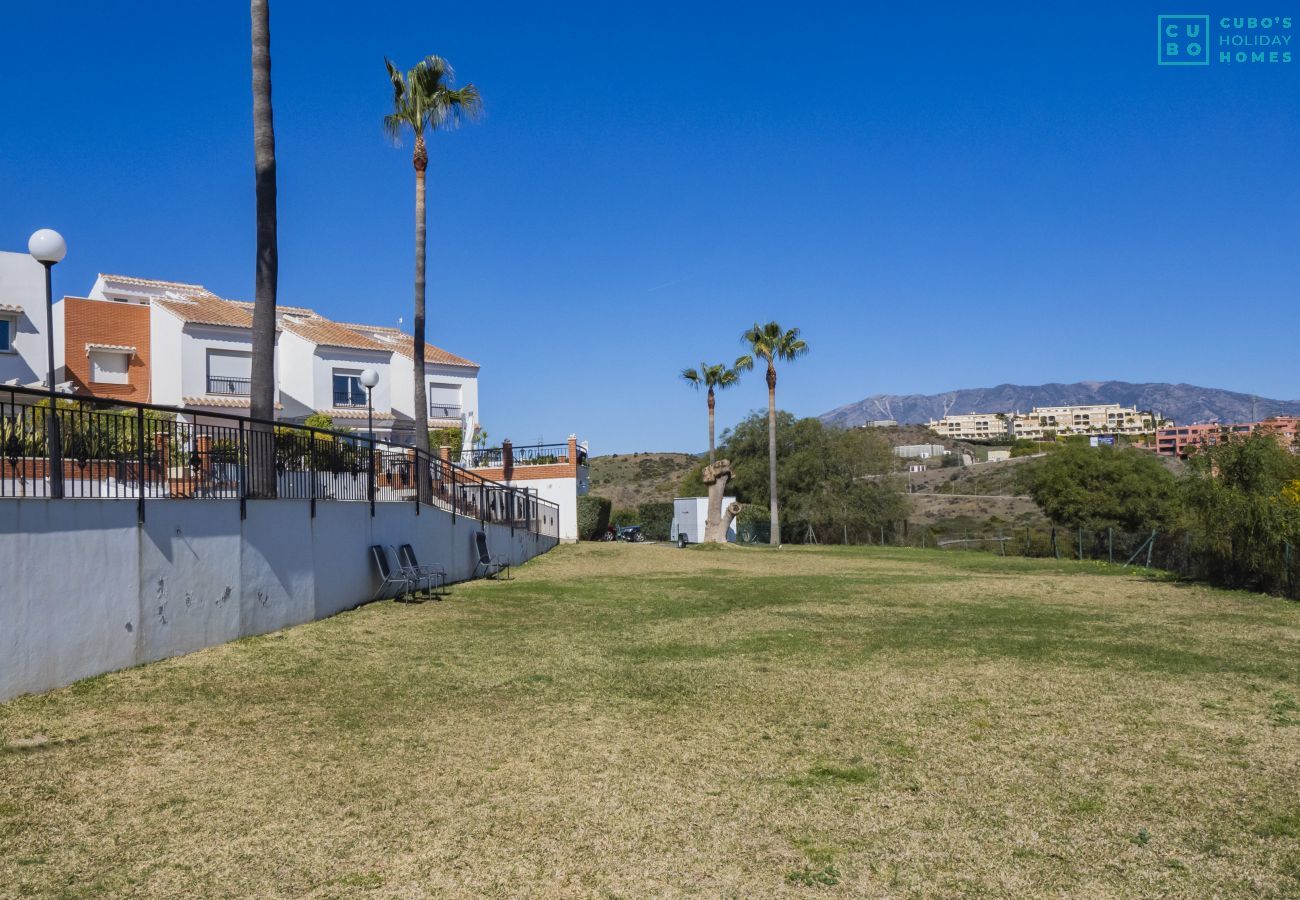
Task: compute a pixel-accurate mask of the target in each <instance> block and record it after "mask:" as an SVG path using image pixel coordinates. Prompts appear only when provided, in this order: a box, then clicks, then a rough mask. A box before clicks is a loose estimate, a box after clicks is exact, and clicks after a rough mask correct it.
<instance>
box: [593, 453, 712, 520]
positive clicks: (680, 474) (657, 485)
mask: <svg viewBox="0 0 1300 900" xmlns="http://www.w3.org/2000/svg"><path fill="white" fill-rule="evenodd" d="M698 461H699V457H698V456H695V455H693V454H690V453H616V454H613V455H610V456H593V457H591V459H589V460H588V461H587V465H588V466H589V467H590V469H591V493H593V494H595V495H596V496H599V497H606V498H608V499H609V500H611V501H613V503H614V506H615V507H616V508H618V507H633V506H636V505H637V504H638V503H644V502H646V501H649V500H671V499H673V498H674V497H676V496H677V495H678V488H679V486H680V485H681V483H682V479H683V478H684V477H685V476H686V473H687V472H689V471H690V470H691V468H692V467H693V466H694V465H695V464H696V463H697V462H698Z"/></svg>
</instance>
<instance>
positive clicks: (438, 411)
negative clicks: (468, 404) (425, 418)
mask: <svg viewBox="0 0 1300 900" xmlns="http://www.w3.org/2000/svg"><path fill="white" fill-rule="evenodd" d="M460 410H461V408H460V407H459V406H449V405H448V404H446V403H438V402H437V401H435V400H430V401H429V418H430V419H459V418H460Z"/></svg>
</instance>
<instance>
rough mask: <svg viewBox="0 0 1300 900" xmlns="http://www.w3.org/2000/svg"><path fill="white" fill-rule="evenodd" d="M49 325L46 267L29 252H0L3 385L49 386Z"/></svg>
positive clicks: (0, 378) (0, 369)
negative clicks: (47, 380)
mask: <svg viewBox="0 0 1300 900" xmlns="http://www.w3.org/2000/svg"><path fill="white" fill-rule="evenodd" d="M46 328H47V326H46V322H45V271H44V268H43V267H42V266H41V264H40V263H38V262H37V261H36V260H34V259H32V256H31V254H30V253H7V252H0V384H8V385H16V386H20V387H45V386H46V385H45V378H46V375H47V374H48V372H49V361H48V359H47V353H48V350H47V348H46V338H45V335H46ZM55 362H56V364H57V362H58V354H57V352H56V354H55ZM56 377H57V376H56Z"/></svg>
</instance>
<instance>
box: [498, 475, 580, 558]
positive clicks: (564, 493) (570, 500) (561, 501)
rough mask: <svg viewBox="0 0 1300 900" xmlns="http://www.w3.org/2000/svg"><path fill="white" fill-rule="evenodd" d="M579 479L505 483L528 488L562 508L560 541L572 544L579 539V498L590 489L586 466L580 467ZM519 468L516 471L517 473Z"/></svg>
mask: <svg viewBox="0 0 1300 900" xmlns="http://www.w3.org/2000/svg"><path fill="white" fill-rule="evenodd" d="M521 468H522V467H521ZM577 468H578V476H577V478H547V479H537V480H533V479H525V478H518V479H515V480H513V481H507V482H504V483H505V484H508V485H510V486H511V487H517V488H520V489H523V488H527V489H528V490H530V491H534V492H536V494H537V496H539V497H541V498H542V499H543V500H549V501H551V502H552V503H554V504H555V505H556V506H558V507H559V508H560V513H559V515H560V540H561V541H564V542H565V543H571V542H573V541H576V540H577V539H578V498H579V497H581V496H583V495H585V494H586V493H587V492H588V490H589V489H590V483H591V476H590V475H589V474H588V469H587V467H586V466H578V467H577ZM519 471H520V469H519V468H516V469H515V470H514V472H515V473H518V472H519Z"/></svg>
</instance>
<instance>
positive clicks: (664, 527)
mask: <svg viewBox="0 0 1300 900" xmlns="http://www.w3.org/2000/svg"><path fill="white" fill-rule="evenodd" d="M636 511H637V514H638V515H639V516H640V518H641V533H642V534H644V535H645V536H646V540H648V541H666V540H668V537H669V535H668V532H669V530H670V529H671V528H672V527H673V505H672V503H670V502H668V501H665V500H652V501H649V502H647V503H642V504H641V505H640V506H638V507H637V508H636Z"/></svg>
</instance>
